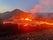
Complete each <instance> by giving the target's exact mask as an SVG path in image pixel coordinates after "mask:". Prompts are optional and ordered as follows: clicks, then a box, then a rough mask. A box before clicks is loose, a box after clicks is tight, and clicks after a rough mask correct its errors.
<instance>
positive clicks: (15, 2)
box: [0, 0, 53, 13]
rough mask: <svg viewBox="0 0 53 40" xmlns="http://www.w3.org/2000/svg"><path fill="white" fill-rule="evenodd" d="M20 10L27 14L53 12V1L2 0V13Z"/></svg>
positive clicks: (0, 9) (0, 1)
mask: <svg viewBox="0 0 53 40" xmlns="http://www.w3.org/2000/svg"><path fill="white" fill-rule="evenodd" d="M14 9H20V10H23V11H26V12H31V13H37V12H53V0H0V13H2V12H6V11H11V10H14Z"/></svg>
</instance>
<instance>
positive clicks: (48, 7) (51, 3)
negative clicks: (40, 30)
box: [30, 0, 53, 13]
mask: <svg viewBox="0 0 53 40" xmlns="http://www.w3.org/2000/svg"><path fill="white" fill-rule="evenodd" d="M30 12H31V13H37V12H53V0H40V1H39V4H37V5H35V7H34V8H33V9H32V10H31V11H30Z"/></svg>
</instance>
